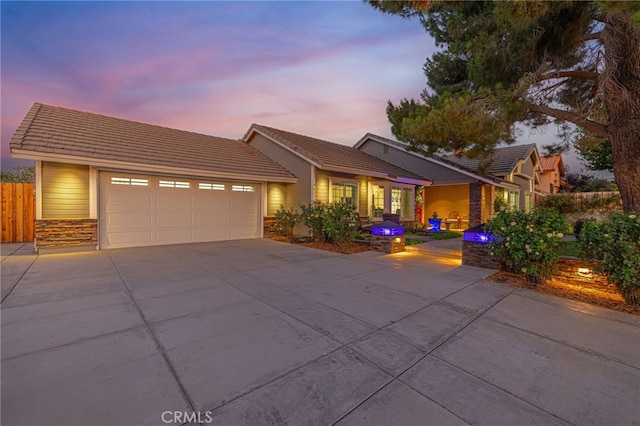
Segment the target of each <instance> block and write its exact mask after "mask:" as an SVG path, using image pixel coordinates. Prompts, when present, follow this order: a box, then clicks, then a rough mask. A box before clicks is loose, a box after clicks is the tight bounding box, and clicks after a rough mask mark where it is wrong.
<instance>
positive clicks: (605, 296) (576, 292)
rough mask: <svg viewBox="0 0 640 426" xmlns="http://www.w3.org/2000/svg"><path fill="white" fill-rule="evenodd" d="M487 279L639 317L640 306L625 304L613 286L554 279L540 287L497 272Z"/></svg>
mask: <svg viewBox="0 0 640 426" xmlns="http://www.w3.org/2000/svg"><path fill="white" fill-rule="evenodd" d="M487 279H488V280H491V281H495V282H499V283H503V284H508V285H512V286H516V287H521V288H526V289H529V290H533V291H536V292H538V293H545V294H552V295H554V296H559V297H564V298H565V299H570V300H575V301H578V302H585V303H590V304H592V305H595V306H600V307H603V308H609V309H613V310H616V311H620V312H626V313H628V314H632V315H638V316H640V306H631V305H629V304H627V303H626V302H625V301H624V299H623V298H622V296H621V295H620V294H619V293H618V292H617V290H616V288H615V287H614V286H608V285H603V284H598V283H588V282H584V283H582V282H581V283H580V284H569V283H565V282H562V281H559V280H556V279H552V280H549V281H547V282H546V283H545V284H542V285H534V284H531V283H529V282H527V281H526V280H525V279H524V278H522V277H521V276H519V275H517V274H513V273H510V272H504V271H498V272H496V273H495V274H493V275H491V276H489V277H488V278H487Z"/></svg>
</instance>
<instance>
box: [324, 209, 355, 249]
mask: <svg viewBox="0 0 640 426" xmlns="http://www.w3.org/2000/svg"><path fill="white" fill-rule="evenodd" d="M358 225H359V222H358V213H357V212H356V206H354V205H353V204H350V203H333V204H330V205H329V206H328V207H327V210H326V213H325V218H324V227H323V230H324V234H325V235H326V237H327V241H329V242H333V243H338V244H339V245H341V246H343V247H344V246H345V245H346V244H348V243H352V242H353V241H354V240H355V239H356V237H357V236H358Z"/></svg>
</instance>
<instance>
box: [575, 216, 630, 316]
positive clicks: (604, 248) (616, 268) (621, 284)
mask: <svg viewBox="0 0 640 426" xmlns="http://www.w3.org/2000/svg"><path fill="white" fill-rule="evenodd" d="M580 237H581V238H580V242H581V245H582V256H581V257H582V258H583V259H585V260H589V261H596V262H597V263H595V270H596V272H599V273H604V274H605V275H606V276H607V280H608V281H609V283H611V284H615V285H616V286H617V288H618V291H619V292H620V294H622V296H623V297H624V299H625V300H626V301H627V303H629V304H631V305H639V304H640V218H638V216H637V215H636V214H633V213H632V214H628V213H614V214H613V215H612V216H611V220H610V221H608V222H586V223H585V224H584V226H583V227H582V231H581V233H580Z"/></svg>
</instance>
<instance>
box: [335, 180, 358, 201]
mask: <svg viewBox="0 0 640 426" xmlns="http://www.w3.org/2000/svg"><path fill="white" fill-rule="evenodd" d="M357 193H358V185H357V184H355V183H334V184H332V185H331V196H332V201H333V202H334V203H340V202H342V203H347V204H353V205H354V206H355V205H357Z"/></svg>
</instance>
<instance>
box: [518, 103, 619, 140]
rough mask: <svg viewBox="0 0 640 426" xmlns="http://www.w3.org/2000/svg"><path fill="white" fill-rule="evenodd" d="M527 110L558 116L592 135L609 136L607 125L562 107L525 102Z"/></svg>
mask: <svg viewBox="0 0 640 426" xmlns="http://www.w3.org/2000/svg"><path fill="white" fill-rule="evenodd" d="M527 108H528V109H529V111H533V112H539V113H541V114H544V115H548V116H550V117H554V118H558V119H560V120H564V121H568V122H570V123H573V124H575V125H578V126H580V127H582V128H584V129H586V130H588V131H589V132H591V133H593V134H594V135H598V136H601V137H603V138H608V137H609V131H608V129H607V126H605V125H603V124H600V123H598V122H595V121H593V120H589V119H587V118H584V117H582V116H580V115H578V114H575V113H573V112H570V111H566V110H563V109H557V108H551V107H548V106H545V105H537V104H527Z"/></svg>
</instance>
